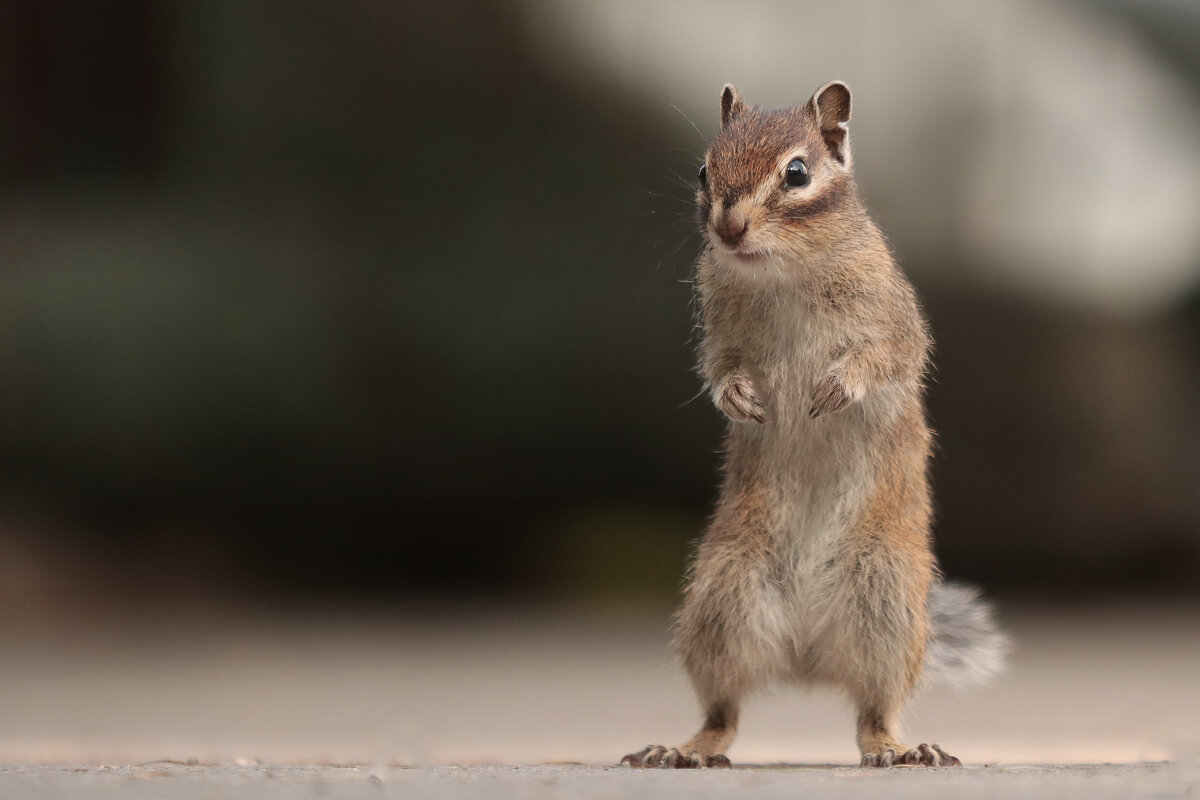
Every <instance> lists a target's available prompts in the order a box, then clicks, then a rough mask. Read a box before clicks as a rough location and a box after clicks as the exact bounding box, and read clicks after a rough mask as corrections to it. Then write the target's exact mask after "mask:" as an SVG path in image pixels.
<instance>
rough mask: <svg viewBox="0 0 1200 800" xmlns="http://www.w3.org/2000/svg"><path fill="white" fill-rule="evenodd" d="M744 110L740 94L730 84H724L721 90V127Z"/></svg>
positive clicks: (744, 106)
mask: <svg viewBox="0 0 1200 800" xmlns="http://www.w3.org/2000/svg"><path fill="white" fill-rule="evenodd" d="M745 110H746V104H745V103H743V102H742V93H741V92H739V91H738V90H737V87H736V86H734V85H733V84H732V83H727V84H725V88H724V89H722V90H721V127H725V126H726V125H728V124H729V123H730V121H731V120H733V118H734V117H736V116H737V115H738V114H740V113H742V112H743V111H745Z"/></svg>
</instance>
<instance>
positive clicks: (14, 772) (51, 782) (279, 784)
mask: <svg viewBox="0 0 1200 800" xmlns="http://www.w3.org/2000/svg"><path fill="white" fill-rule="evenodd" d="M1198 791H1200V770H1198V769H1196V768H1190V769H1185V768H1182V767H1179V766H1178V765H1171V764H1125V765H1078V766H1038V767H1028V766H1027V767H967V768H963V769H957V770H918V769H906V770H901V769H893V770H888V771H882V772H881V771H878V770H860V769H854V768H847V767H794V766H783V767H780V766H775V767H754V768H739V769H733V770H701V771H696V772H691V771H678V770H675V771H670V772H667V771H661V770H660V771H653V772H647V771H633V770H628V769H619V768H616V767H583V766H555V765H542V766H530V767H418V768H396V767H392V768H385V767H332V766H306V767H296V766H280V765H248V766H202V765H193V766H189V765H184V764H173V763H158V764H146V765H142V766H137V767H92V768H81V767H53V766H36V767H30V766H11V767H8V768H6V769H3V770H0V796H3V797H54V798H64V800H74V798H80V800H83V799H84V798H86V799H87V800H106V799H107V798H120V799H121V800H128V799H129V798H142V797H145V798H167V799H168V800H170V798H193V797H194V798H213V797H222V798H226V797H227V798H242V797H245V798H261V799H262V800H272V799H273V798H295V797H321V798H332V799H333V800H337V798H359V797H362V798H376V797H404V798H430V800H433V798H438V799H439V800H441V799H442V798H459V797H461V798H475V797H479V798H484V797H486V798H514V800H515V799H516V798H520V799H521V800H524V799H525V798H558V797H562V798H580V799H581V800H589V799H590V798H596V799H597V800H599V799H601V798H603V799H604V800H607V799H608V798H614V799H617V798H620V800H625V799H626V798H628V800H639V798H657V797H686V798H689V800H690V799H691V798H696V799H697V800H704V798H720V799H721V800H727V799H728V798H731V797H755V798H765V799H766V800H773V799H774V798H781V799H782V798H787V800H794V799H795V798H833V799H834V800H836V799H838V798H847V800H849V799H850V798H854V799H855V800H857V799H858V798H862V797H869V796H872V795H879V796H882V795H886V796H887V797H888V798H897V799H898V800H905V799H906V798H912V799H913V800H937V799H938V798H956V799H957V798H966V797H969V798H972V800H986V798H1042V797H1045V798H1055V800H1070V799H1071V798H1081V799H1082V798H1088V800H1105V799H1106V798H1112V799H1113V800H1129V798H1174V797H1180V798H1188V797H1196V796H1197V792H1198Z"/></svg>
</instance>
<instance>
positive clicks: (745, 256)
mask: <svg viewBox="0 0 1200 800" xmlns="http://www.w3.org/2000/svg"><path fill="white" fill-rule="evenodd" d="M731 255H733V256H734V257H735V258H737V259H739V260H741V261H762V260H763V259H764V258H766V257H767V254H766V252H765V251H763V250H734V251H733V252H732V254H731Z"/></svg>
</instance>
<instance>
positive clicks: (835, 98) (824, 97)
mask: <svg viewBox="0 0 1200 800" xmlns="http://www.w3.org/2000/svg"><path fill="white" fill-rule="evenodd" d="M808 104H809V105H810V106H812V109H813V112H814V113H815V114H816V117H817V127H818V128H820V130H821V138H822V139H824V140H825V146H826V147H827V148H828V149H829V154H830V155H831V156H833V157H834V158H836V159H837V161H838V163H839V164H845V163H846V162H847V161H849V160H850V142H849V140H848V139H847V136H846V123H847V122H849V121H850V87H849V86H847V85H846V84H844V83H842V82H841V81H834V82H833V83H827V84H825V85H824V86H822V87H821V88H820V89H817V93H816V94H814V95H813V96H812V100H809V101H808Z"/></svg>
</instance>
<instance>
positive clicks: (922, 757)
mask: <svg viewBox="0 0 1200 800" xmlns="http://www.w3.org/2000/svg"><path fill="white" fill-rule="evenodd" d="M896 763H898V764H908V765H911V766H921V767H961V766H962V762H961V761H959V760H958V759H957V758H955V757H954V756H952V755H950V754H949V753H947V752H946V751H945V750H943V749H942V746H941V745H940V744H925V743H921V744H919V745H917V746H916V747H914V748H913V749H911V750H909V751H908V752H907V753H905V754H904V755H903V756H901V757H900V760H899V761H897V762H896Z"/></svg>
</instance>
